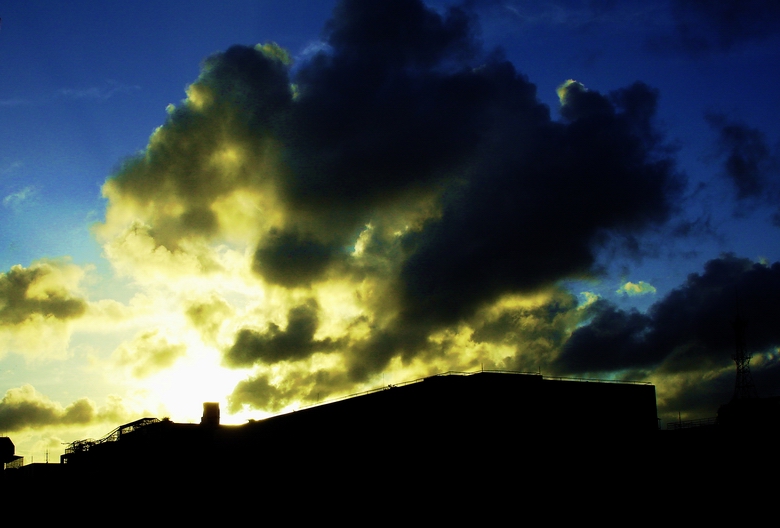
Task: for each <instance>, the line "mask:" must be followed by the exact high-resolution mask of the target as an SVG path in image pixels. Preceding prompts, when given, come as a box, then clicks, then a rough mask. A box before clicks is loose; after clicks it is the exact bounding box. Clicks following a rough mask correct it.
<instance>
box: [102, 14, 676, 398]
mask: <svg viewBox="0 0 780 528" xmlns="http://www.w3.org/2000/svg"><path fill="white" fill-rule="evenodd" d="M561 95H562V105H561V107H560V113H561V115H562V117H563V119H562V120H554V119H553V118H552V117H551V115H550V109H549V108H548V107H547V106H545V105H543V104H542V103H540V102H539V100H538V99H537V95H536V87H535V86H534V85H533V84H531V83H530V82H529V81H528V80H527V79H526V78H525V76H523V75H522V74H521V73H520V72H518V71H517V70H516V69H515V67H514V66H513V65H512V64H511V63H509V62H507V61H506V60H505V59H504V58H503V57H502V54H501V53H500V52H497V51H495V50H483V49H482V47H481V43H480V38H479V28H478V26H477V24H476V20H475V19H474V17H473V15H472V14H471V13H470V12H469V11H467V10H465V9H462V8H459V7H450V8H446V9H444V10H442V11H438V12H437V11H434V10H431V9H429V8H427V7H426V6H425V5H423V4H422V3H421V2H420V1H418V0H393V1H390V0H387V1H376V2H363V1H354V0H346V1H343V2H340V3H339V4H338V6H337V8H336V9H335V11H334V14H333V18H332V19H331V20H330V21H329V22H328V23H327V25H326V28H325V32H324V34H323V44H322V46H320V47H318V48H317V50H312V51H311V53H310V54H308V55H307V56H306V57H305V61H304V62H303V63H302V64H299V65H296V67H295V68H294V69H292V68H291V65H290V59H289V57H288V55H287V53H286V52H285V51H284V50H282V49H281V48H279V47H278V46H276V45H274V44H266V45H263V46H255V47H244V46H235V47H232V48H230V49H228V50H226V51H225V52H223V53H218V54H215V55H213V56H211V57H209V58H208V59H207V60H206V61H205V63H204V67H203V70H202V72H201V75H200V76H199V78H198V79H197V80H196V81H195V82H194V83H193V84H192V85H190V86H189V87H188V88H187V98H186V100H184V101H183V102H182V103H181V104H180V105H178V106H177V107H175V108H173V109H172V110H171V112H170V114H169V117H168V120H167V121H166V123H165V124H163V125H162V126H161V127H160V128H159V129H158V130H157V131H155V133H154V134H153V135H152V137H151V138H150V140H149V144H148V146H147V148H146V150H145V151H144V152H142V153H140V154H139V155H137V156H134V157H132V158H130V159H128V160H126V162H125V163H124V164H123V165H122V166H121V167H120V168H119V170H118V171H117V172H116V174H114V175H113V176H112V177H111V178H109V179H108V180H107V181H106V183H105V185H104V186H103V194H104V195H105V197H106V198H107V200H108V208H107V212H106V220H105V222H104V223H103V224H101V225H99V226H97V228H96V233H97V235H98V237H99V238H100V240H101V241H102V242H103V243H104V248H105V252H106V255H107V256H108V258H109V259H110V260H111V262H112V263H113V264H114V266H115V267H116V269H118V270H119V271H120V272H122V273H123V274H126V275H128V276H130V277H133V278H135V279H136V280H139V281H141V282H144V283H154V284H156V285H158V286H159V287H161V288H166V289H173V288H178V286H176V285H177V284H186V287H187V288H191V289H193V288H194V289H196V290H198V291H197V295H191V296H190V297H189V299H193V298H195V297H197V298H198V299H200V300H198V301H192V302H189V303H187V304H186V306H185V307H184V308H183V309H184V310H185V311H186V315H187V317H188V318H189V322H190V324H192V325H193V326H195V327H196V328H198V329H199V330H200V331H201V333H202V335H203V336H204V339H205V340H209V341H210V342H211V343H212V344H218V345H219V348H220V350H222V351H223V354H224V363H225V364H226V365H229V366H234V367H242V368H249V367H252V368H255V369H257V370H256V371H255V374H254V376H255V378H254V379H255V382H251V383H250V381H247V382H246V384H244V385H242V387H243V388H242V389H241V390H238V388H237V389H236V390H237V391H238V392H237V393H236V394H238V393H240V394H244V396H241V397H239V396H235V399H234V401H236V402H244V403H250V404H251V405H260V403H259V402H260V401H261V399H260V398H259V397H257V398H256V397H253V396H251V394H255V393H263V394H267V393H268V391H269V390H271V388H274V387H275V389H274V390H276V391H277V392H276V393H275V394H276V396H274V398H276V399H275V400H274V401H277V402H280V403H279V405H282V403H281V402H286V401H288V400H290V399H291V398H293V397H294V396H293V395H294V394H295V395H301V394H303V395H304V396H305V397H309V398H310V396H306V394H310V393H323V392H327V391H336V392H343V391H346V390H350V389H349V388H350V387H356V386H360V385H361V384H363V383H366V382H368V381H369V380H371V379H372V378H375V377H376V376H377V375H379V374H380V373H381V372H383V370H384V369H386V368H388V366H391V365H392V366H393V368H396V369H399V370H403V371H405V372H409V373H423V372H428V371H429V369H433V368H436V369H440V370H448V369H449V368H453V367H464V368H465V367H467V366H471V367H476V366H479V365H480V364H481V363H482V362H484V361H488V362H489V363H491V364H494V365H509V366H521V365H527V366H529V367H533V366H538V365H539V363H540V362H539V361H536V360H532V359H530V354H525V353H524V352H523V351H527V350H532V349H533V350H539V351H544V353H543V354H542V355H543V356H544V357H545V358H547V359H545V360H544V361H545V362H546V361H550V360H551V359H550V358H551V357H552V355H553V351H554V350H555V347H556V346H557V344H559V343H560V342H561V340H562V339H563V336H565V335H567V334H566V330H564V327H565V326H566V325H567V324H576V322H575V321H577V320H578V317H579V316H580V315H581V314H582V313H583V312H582V311H580V310H579V309H577V308H576V302H574V301H573V300H572V299H571V298H564V297H565V296H562V295H561V294H560V292H559V293H557V294H556V296H555V299H556V300H555V301H553V300H550V299H549V298H548V299H547V300H546V301H544V302H541V301H540V303H541V304H545V303H547V304H549V305H547V307H546V308H542V307H541V305H536V304H535V305H534V306H535V307H534V308H529V307H526V308H523V309H519V308H517V309H516V308H512V309H509V308H506V306H507V305H506V304H505V303H507V302H508V301H507V299H524V300H525V301H524V302H527V301H528V300H529V299H536V298H538V297H539V296H542V295H552V294H550V293H549V292H551V291H556V292H557V291H558V290H557V288H558V286H557V284H558V282H559V281H561V280H563V279H568V278H585V277H593V276H596V275H598V274H599V267H598V265H597V261H598V257H599V253H600V251H601V250H602V249H603V248H604V247H605V246H606V245H608V244H611V245H616V246H618V247H621V248H624V249H626V248H627V250H628V251H635V247H636V240H637V239H638V237H640V236H641V235H642V234H643V233H644V232H645V231H646V230H647V229H651V228H655V227H657V226H659V225H661V224H663V223H665V222H666V221H667V220H668V219H669V218H670V216H671V214H672V213H673V211H674V210H675V207H676V206H677V204H678V200H679V197H680V194H681V191H682V189H683V187H684V179H683V177H682V176H681V175H680V173H679V172H678V171H677V170H676V167H675V163H674V159H673V158H672V154H673V153H672V151H671V149H670V148H669V146H668V145H667V144H666V142H665V140H664V138H663V137H662V135H661V134H660V133H659V132H658V131H657V129H656V128H655V126H654V114H655V109H656V104H657V99H658V93H657V91H656V90H654V89H653V88H651V87H649V86H647V85H644V84H642V83H636V84H634V85H631V86H629V87H626V88H624V89H621V90H617V91H615V92H612V93H610V94H601V93H598V92H596V91H592V90H588V89H586V88H585V87H584V85H582V84H579V83H570V84H567V85H566V86H564V87H562V89H561ZM237 277H238V279H237ZM188 278H189V279H191V280H189V281H188V280H187V279H188ZM198 279H202V280H203V283H204V284H205V282H206V281H207V280H208V281H209V282H210V283H211V284H213V285H214V287H213V289H214V290H215V292H216V293H214V295H215V297H214V298H213V299H218V298H221V299H222V300H223V301H224V304H223V302H222V301H217V300H213V301H209V300H203V299H205V298H207V297H208V294H206V293H204V292H205V291H206V289H205V287H204V286H203V284H201V283H199V282H198ZM229 280H232V281H234V283H232V284H234V285H233V286H230V287H228V286H225V285H226V284H227V283H228V281H229ZM242 281H243V282H242ZM201 288H203V290H200V289H201ZM230 288H233V290H232V291H233V292H235V293H238V294H243V292H245V291H249V290H251V291H252V292H253V294H254V293H256V295H257V299H262V303H263V305H264V306H268V307H269V308H267V309H258V310H254V311H253V309H252V308H248V309H246V310H243V309H238V308H236V307H235V302H234V300H233V299H234V295H235V293H234V294H233V295H227V294H226V293H225V291H224V290H227V289H230ZM228 299H230V300H228ZM257 302H260V301H257ZM193 303H194V304H193ZM556 303H557V306H558V308H555V305H556ZM563 306H566V307H567V308H566V309H565V310H564V309H563V308H562V307H563ZM497 307H503V308H500V309H499V308H497ZM497 309H498V310H499V312H501V313H502V314H503V315H500V314H498V313H496V312H495V310H497ZM501 310H504V311H505V312H506V313H504V312H502V311H501ZM229 314H232V315H229ZM253 314H254V315H255V316H256V317H255V318H254V320H252V315H253ZM221 317H234V318H235V320H233V321H230V322H229V323H228V324H223V323H225V321H223V322H222V323H220V318H221ZM531 321H545V325H546V327H545V330H542V329H541V327H540V328H539V329H538V330H537V331H532V328H533V326H534V325H532V324H531V323H530V322H531ZM512 322H515V323H518V324H519V327H518V329H516V330H517V331H516V332H515V335H517V336H518V338H517V339H516V340H514V341H512V340H511V339H509V340H508V341H507V340H504V341H502V344H501V346H500V347H498V349H499V350H500V351H501V352H500V353H501V354H502V356H501V357H497V356H493V355H491V354H492V353H491V352H490V351H489V348H490V347H489V346H488V343H492V341H491V340H492V339H494V338H495V337H494V336H496V335H498V334H499V333H501V332H502V331H503V330H501V329H504V328H509V327H508V326H507V325H510V323H512ZM538 324H539V325H541V324H542V323H541V322H539V323H538ZM507 332H509V330H507ZM545 332H548V334H545ZM231 334H232V336H233V337H232V339H230V343H227V344H225V343H223V341H225V340H226V337H225V336H229V335H231ZM543 334H544V335H543ZM472 335H474V336H476V337H475V338H474V339H476V341H473V340H471V336H472ZM506 335H508V333H507V334H506ZM220 336H221V337H220ZM540 353H541V352H540ZM304 367H306V368H308V369H309V370H308V371H307V370H305V369H304ZM274 369H275V370H274ZM285 372H287V373H289V378H287V379H285V378H284V373H285ZM305 372H310V373H312V374H311V376H312V379H314V377H316V376H320V379H321V380H327V381H322V386H323V387H325V388H324V389H322V388H317V389H315V386H318V385H317V384H316V383H315V382H312V381H306V380H305V379H304V378H305ZM314 373H319V374H317V375H316V376H315V374H314ZM293 379H294V380H295V383H297V384H298V385H297V386H300V387H309V388H310V392H306V391H307V390H309V389H306V390H304V389H301V390H300V391H298V390H297V389H294V388H292V387H293V386H292V385H291V384H290V383H292V381H291V380H293ZM250 386H251V387H250ZM253 391H254V392H253ZM301 391H303V392H301ZM236 405H240V403H236ZM274 405H276V404H274Z"/></svg>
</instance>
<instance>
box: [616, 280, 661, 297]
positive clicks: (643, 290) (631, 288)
mask: <svg viewBox="0 0 780 528" xmlns="http://www.w3.org/2000/svg"><path fill="white" fill-rule="evenodd" d="M615 293H625V294H626V295H646V294H648V293H655V286H653V285H652V284H649V283H647V282H644V281H639V282H638V283H633V282H627V283H625V284H624V285H622V286H621V287H620V288H618V289H617V291H616V292H615Z"/></svg>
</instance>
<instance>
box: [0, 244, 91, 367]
mask: <svg viewBox="0 0 780 528" xmlns="http://www.w3.org/2000/svg"><path fill="white" fill-rule="evenodd" d="M84 274H85V270H84V269H83V268H80V267H78V266H76V265H73V264H71V263H70V262H69V261H67V260H39V261H36V262H34V263H33V264H32V265H30V267H28V268H24V267H22V266H19V265H17V266H13V267H12V268H11V269H10V271H8V272H6V273H2V274H0V354H3V353H6V352H9V351H10V352H16V353H18V354H23V355H25V356H27V357H28V358H33V357H63V356H64V355H65V352H66V349H67V343H68V340H69V338H70V333H71V325H72V323H73V322H74V321H76V320H78V319H79V318H81V317H82V316H84V314H85V313H86V311H87V301H86V300H85V298H84V297H83V296H82V295H81V294H80V292H79V282H80V281H81V280H82V278H83V277H84Z"/></svg>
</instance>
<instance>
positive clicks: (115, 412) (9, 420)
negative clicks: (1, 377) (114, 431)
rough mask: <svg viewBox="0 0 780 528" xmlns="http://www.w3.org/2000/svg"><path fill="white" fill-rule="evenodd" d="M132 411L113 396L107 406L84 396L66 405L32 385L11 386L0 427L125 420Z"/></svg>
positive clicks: (3, 402)
mask: <svg viewBox="0 0 780 528" xmlns="http://www.w3.org/2000/svg"><path fill="white" fill-rule="evenodd" d="M128 416H129V414H128V413H127V412H126V410H125V409H124V408H123V407H122V404H121V402H120V401H118V400H116V399H114V400H112V401H110V402H109V404H108V405H106V406H105V407H104V408H98V406H97V405H95V403H94V402H92V401H91V400H89V399H87V398H81V399H78V400H76V401H75V402H73V403H71V404H70V405H68V406H67V407H63V406H62V405H60V404H59V403H57V402H53V401H51V400H50V399H49V398H47V397H46V396H44V395H42V394H40V393H38V392H37V391H36V390H35V389H34V388H33V387H32V385H24V386H22V387H19V388H15V389H9V390H8V391H7V392H6V393H5V396H4V397H3V399H2V400H0V430H2V431H21V430H23V429H28V428H41V427H46V426H60V425H86V424H89V423H93V422H103V421H109V422H117V421H119V422H121V421H126V420H127V418H128Z"/></svg>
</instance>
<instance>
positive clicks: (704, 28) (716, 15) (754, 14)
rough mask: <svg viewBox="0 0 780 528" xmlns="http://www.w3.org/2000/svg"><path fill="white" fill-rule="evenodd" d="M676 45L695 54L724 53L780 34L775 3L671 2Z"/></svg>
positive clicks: (740, 0)
mask: <svg viewBox="0 0 780 528" xmlns="http://www.w3.org/2000/svg"><path fill="white" fill-rule="evenodd" d="M671 9H672V16H673V19H674V21H675V24H676V32H677V34H676V39H675V41H676V44H677V45H679V46H681V47H682V48H684V49H686V50H687V51H689V52H693V53H695V54H701V53H708V52H724V51H730V50H732V49H734V48H737V47H739V46H742V45H744V44H748V43H758V42H763V41H765V40H767V39H769V38H770V37H773V36H777V35H778V34H780V4H779V3H778V2H776V1H775V0H718V1H711V0H672V2H671Z"/></svg>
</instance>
